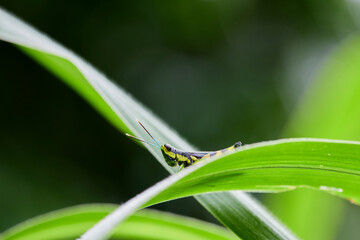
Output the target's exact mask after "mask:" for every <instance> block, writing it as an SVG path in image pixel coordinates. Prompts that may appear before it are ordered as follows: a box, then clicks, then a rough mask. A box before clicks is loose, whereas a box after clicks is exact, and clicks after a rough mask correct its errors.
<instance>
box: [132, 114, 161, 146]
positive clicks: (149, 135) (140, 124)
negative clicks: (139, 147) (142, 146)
mask: <svg viewBox="0 0 360 240" xmlns="http://www.w3.org/2000/svg"><path fill="white" fill-rule="evenodd" d="M136 121H137V122H138V123H139V124H140V125H141V126H142V128H143V129H144V130H145V131H146V132H147V133H148V134H149V136H150V137H151V138H152V139H153V140H154V141H155V143H156V144H157V145H158V147H159V148H161V147H160V144H159V143H158V142H157V141H156V140H155V138H154V137H153V136H152V135H151V134H150V133H149V131H148V130H147V129H146V128H145V127H144V125H142V123H141V122H140V121H139V120H137V119H136Z"/></svg>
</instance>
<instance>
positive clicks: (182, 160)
mask: <svg viewBox="0 0 360 240" xmlns="http://www.w3.org/2000/svg"><path fill="white" fill-rule="evenodd" d="M176 159H177V160H178V161H180V162H187V161H188V160H189V159H188V158H187V157H185V156H183V155H180V154H176Z"/></svg>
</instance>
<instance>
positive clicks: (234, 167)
mask: <svg viewBox="0 0 360 240" xmlns="http://www.w3.org/2000/svg"><path fill="white" fill-rule="evenodd" d="M301 187H308V188H314V189H318V190H322V191H326V192H329V193H331V194H334V195H337V196H340V197H343V198H346V199H348V200H349V201H351V202H353V203H356V204H359V203H360V142H350V141H335V140H324V139H284V140H277V141H270V142H263V143H258V144H251V145H247V146H244V147H242V148H241V149H240V150H239V151H237V152H235V153H230V154H228V155H226V156H223V157H219V158H217V159H209V160H204V161H202V162H199V163H198V164H196V165H195V166H192V167H190V168H189V169H186V170H184V171H182V172H180V173H178V174H176V175H173V176H170V177H169V178H167V179H164V180H163V181H161V182H159V183H158V184H156V185H154V186H153V187H151V188H149V189H147V190H146V191H144V192H143V193H141V194H140V195H138V196H136V197H135V198H133V199H132V200H130V201H128V202H126V203H125V204H124V205H122V206H121V207H119V208H118V209H117V210H115V211H114V212H113V213H111V214H110V215H109V216H107V217H106V218H105V219H104V220H102V221H101V222H100V223H98V224H97V225H96V226H95V227H93V228H92V229H90V230H89V231H88V232H87V233H85V234H84V235H83V236H82V238H81V239H83V240H88V239H103V238H105V237H106V236H107V235H108V234H109V233H110V232H111V231H112V229H113V228H115V227H116V226H117V224H118V223H120V222H121V221H123V220H125V219H126V218H127V217H128V216H129V215H131V214H132V212H133V211H136V210H137V209H138V208H141V207H145V206H149V205H153V204H157V203H160V202H164V201H168V200H171V199H175V198H181V197H186V196H191V195H195V194H201V193H206V192H214V191H228V190H234V189H241V190H245V191H254V192H280V191H287V190H293V189H296V188H301Z"/></svg>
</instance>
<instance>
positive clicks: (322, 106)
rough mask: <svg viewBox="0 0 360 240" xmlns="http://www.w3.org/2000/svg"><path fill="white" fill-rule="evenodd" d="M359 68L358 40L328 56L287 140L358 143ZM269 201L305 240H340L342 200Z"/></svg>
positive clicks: (308, 196) (309, 195)
mask: <svg viewBox="0 0 360 240" xmlns="http://www.w3.org/2000/svg"><path fill="white" fill-rule="evenodd" d="M359 62H360V36H359V35H353V36H351V37H350V38H348V39H346V40H345V41H343V42H342V43H341V44H340V45H339V46H338V47H337V48H335V49H334V50H333V51H332V52H331V54H329V56H328V59H327V60H326V61H325V62H324V64H323V65H322V66H321V68H320V69H319V72H318V73H317V74H316V76H315V78H314V81H313V82H312V84H311V85H310V86H309V87H308V89H307V91H306V93H305V95H304V97H303V98H302V100H301V102H300V104H299V107H298V108H297V110H296V111H295V113H294V114H293V116H292V119H291V121H290V122H289V126H288V127H287V129H286V131H285V136H287V137H320V138H332V139H347V140H360V125H359V122H360V108H359V107H358V106H359V103H360V81H359V79H360V68H359ZM269 198H270V199H272V201H271V206H272V207H271V209H273V211H274V212H275V213H277V214H278V216H279V218H280V219H282V220H283V221H285V222H286V223H287V224H288V225H289V227H291V229H292V230H293V231H294V232H296V233H297V234H298V235H299V236H300V237H301V238H304V239H314V240H315V239H335V238H336V235H337V231H338V228H339V227H340V225H341V224H340V223H341V222H342V220H343V215H344V213H345V209H346V205H345V202H343V201H341V200H340V199H336V198H333V197H331V196H327V195H324V194H321V193H319V192H314V191H309V190H307V191H305V190H302V191H295V192H291V193H286V194H285V195H284V196H269ZM300 205H301V206H302V207H301V208H298V206H300ZM284 206H287V207H284ZM313 213H316V214H313ZM309 214H313V217H312V219H313V221H308V216H309Z"/></svg>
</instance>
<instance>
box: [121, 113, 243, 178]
mask: <svg viewBox="0 0 360 240" xmlns="http://www.w3.org/2000/svg"><path fill="white" fill-rule="evenodd" d="M137 122H138V123H139V124H140V125H141V127H142V128H144V130H145V131H146V132H147V133H148V134H149V136H150V137H151V138H152V139H153V140H154V142H155V143H156V145H155V144H153V143H150V142H147V141H145V140H143V139H140V138H137V137H134V136H132V135H130V134H127V133H126V136H128V137H131V138H134V139H136V140H138V141H140V142H143V143H147V144H149V145H151V146H153V147H156V148H158V149H160V150H161V153H162V155H163V156H164V159H165V161H166V163H167V164H168V165H169V166H170V167H174V166H176V165H178V166H179V171H181V170H182V169H183V168H184V167H188V166H190V165H192V164H194V163H195V162H197V161H198V160H202V159H205V158H209V157H213V156H219V155H221V154H223V153H225V152H228V151H232V150H234V149H235V148H238V147H240V146H241V145H242V144H241V142H237V143H235V144H234V145H232V146H230V147H228V148H225V149H222V150H218V151H211V152H186V151H183V150H180V149H176V148H174V147H173V146H171V145H170V144H167V143H166V144H164V145H162V146H160V144H159V143H158V142H157V141H156V140H155V138H154V137H153V136H152V135H151V134H150V132H149V131H148V130H147V129H146V128H145V127H144V125H143V124H142V123H141V122H140V121H139V120H137Z"/></svg>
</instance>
